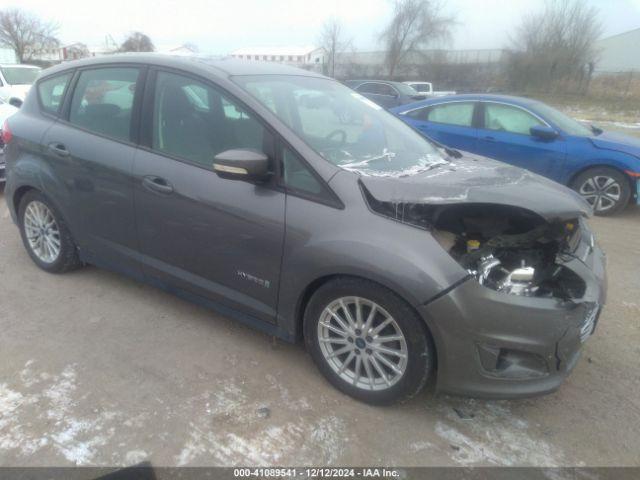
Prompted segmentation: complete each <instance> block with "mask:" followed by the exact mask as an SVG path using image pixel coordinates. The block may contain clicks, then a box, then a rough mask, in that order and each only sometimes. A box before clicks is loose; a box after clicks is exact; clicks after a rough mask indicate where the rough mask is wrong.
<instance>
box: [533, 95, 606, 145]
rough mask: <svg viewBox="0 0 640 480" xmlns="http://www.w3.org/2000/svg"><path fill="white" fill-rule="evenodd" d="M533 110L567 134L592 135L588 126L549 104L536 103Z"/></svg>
mask: <svg viewBox="0 0 640 480" xmlns="http://www.w3.org/2000/svg"><path fill="white" fill-rule="evenodd" d="M535 110H536V112H538V113H539V114H540V115H541V116H542V117H545V118H546V119H547V120H549V121H550V122H551V123H553V124H555V125H556V126H557V127H558V128H559V129H560V130H563V131H564V132H565V133H567V134H568V135H576V136H579V137H586V136H593V131H592V130H591V129H590V128H589V127H586V126H585V125H583V124H581V123H580V122H578V121H577V120H574V119H573V118H571V117H569V116H567V115H565V114H564V113H562V112H560V111H559V110H556V109H555V108H552V107H550V106H549V105H545V104H544V103H536V105H535Z"/></svg>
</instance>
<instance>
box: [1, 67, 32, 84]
mask: <svg viewBox="0 0 640 480" xmlns="http://www.w3.org/2000/svg"><path fill="white" fill-rule="evenodd" d="M0 70H2V76H3V77H4V79H5V80H6V81H7V83H8V84H9V85H33V82H35V81H36V78H38V75H39V74H40V69H39V68H25V67H2V68H0Z"/></svg>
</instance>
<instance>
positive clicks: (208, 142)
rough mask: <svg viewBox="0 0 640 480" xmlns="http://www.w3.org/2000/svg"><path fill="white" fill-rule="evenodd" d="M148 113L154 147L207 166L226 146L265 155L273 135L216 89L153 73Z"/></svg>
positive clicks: (190, 79) (170, 75)
mask: <svg viewBox="0 0 640 480" xmlns="http://www.w3.org/2000/svg"><path fill="white" fill-rule="evenodd" d="M153 112H154V113H153V133H152V146H153V148H154V149H155V150H157V151H160V152H164V153H166V154H169V155H172V156H176V157H180V158H183V159H185V160H189V161H192V162H194V163H197V164H199V165H202V166H204V167H207V168H210V167H211V166H212V164H213V158H214V157H215V156H216V155H217V154H218V153H220V152H223V151H225V150H229V149H234V148H251V149H255V150H259V151H264V152H265V153H267V154H269V153H270V150H271V147H270V145H271V141H272V140H271V138H272V137H271V136H270V135H269V134H268V132H267V131H266V130H265V128H264V127H263V126H262V125H261V124H260V122H258V121H257V120H256V119H254V118H253V117H252V116H251V115H249V114H248V113H247V112H246V111H245V110H244V109H243V108H242V107H241V106H239V105H237V104H236V103H235V102H234V101H233V100H231V99H230V98H228V97H226V96H224V95H223V94H222V93H221V92H220V91H218V90H217V89H215V88H213V87H211V86H209V85H207V84H204V83H202V82H199V81H197V80H194V79H192V78H190V77H185V76H182V75H177V74H174V73H168V72H158V77H157V80H156V88H155V100H154V109H153ZM265 142H269V143H268V144H266V143H265Z"/></svg>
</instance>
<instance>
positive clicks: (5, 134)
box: [2, 120, 13, 145]
mask: <svg viewBox="0 0 640 480" xmlns="http://www.w3.org/2000/svg"><path fill="white" fill-rule="evenodd" d="M11 138H13V134H12V133H11V130H10V129H9V121H8V120H5V121H4V123H3V124H2V143H4V144H5V145H7V144H8V143H9V142H10V141H11Z"/></svg>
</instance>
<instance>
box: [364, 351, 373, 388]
mask: <svg viewBox="0 0 640 480" xmlns="http://www.w3.org/2000/svg"><path fill="white" fill-rule="evenodd" d="M362 363H364V371H365V373H366V374H367V378H368V379H369V388H370V389H371V390H373V386H374V383H375V379H374V378H373V372H372V371H371V365H370V362H369V359H368V358H366V357H365V358H364V359H363V360H362Z"/></svg>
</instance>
